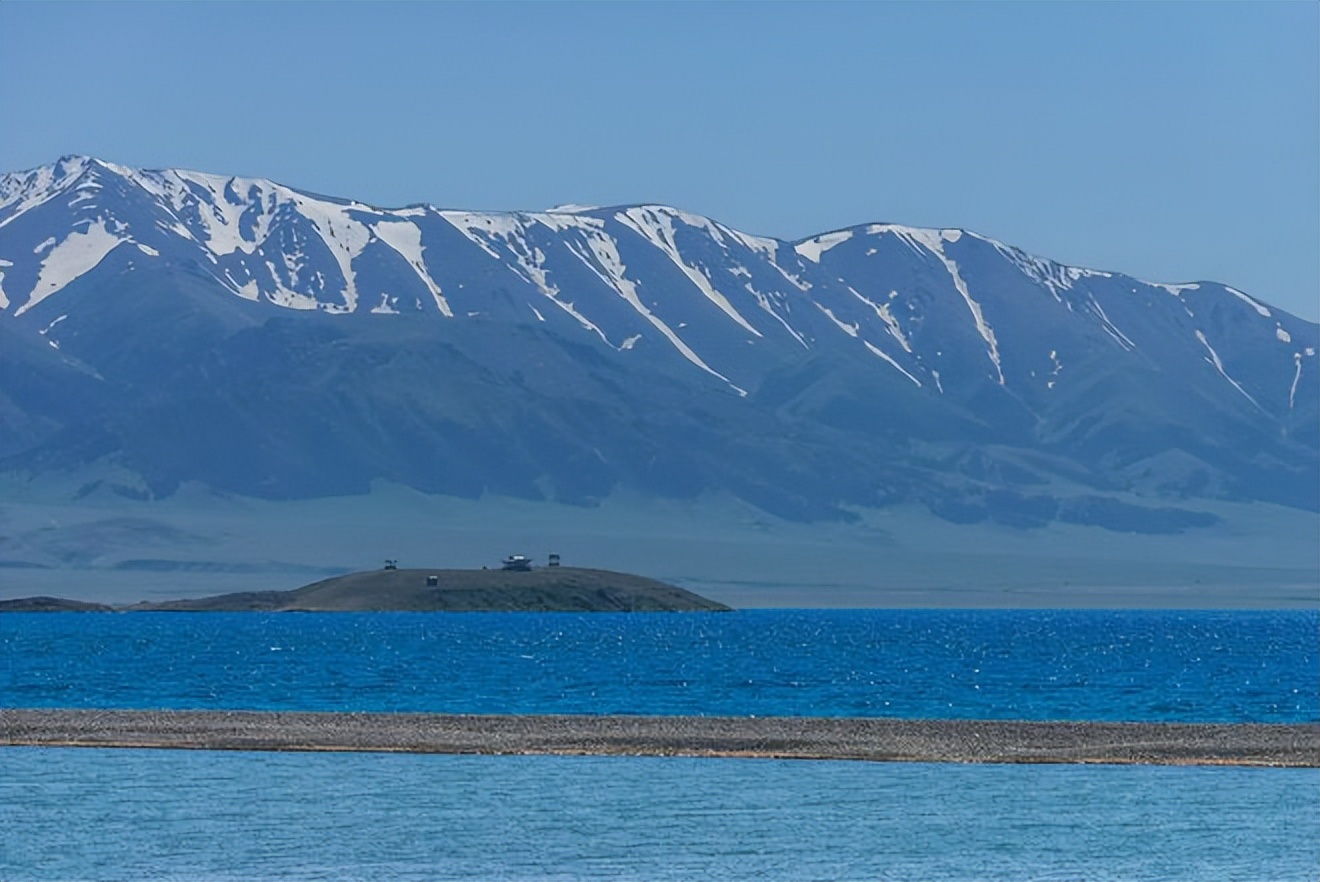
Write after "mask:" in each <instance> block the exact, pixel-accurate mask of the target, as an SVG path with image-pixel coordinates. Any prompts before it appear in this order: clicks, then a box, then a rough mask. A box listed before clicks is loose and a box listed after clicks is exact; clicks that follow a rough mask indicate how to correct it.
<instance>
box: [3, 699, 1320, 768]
mask: <svg viewBox="0 0 1320 882" xmlns="http://www.w3.org/2000/svg"><path fill="white" fill-rule="evenodd" d="M0 746H44V747H101V748H107V747H120V748H172V749H193V750H254V751H362V752H401V753H442V754H497V755H498V754H518V755H539V754H553V755H604V756H609V755H619V756H698V757H746V758H773V759H826V760H864V761H872V762H954V763H1110V764H1152V765H1233V766H1275V767H1294V768H1317V767H1320V723H1296V724H1274V723H1269V724H1266V723H1235V724H1217V723H1097V722H1027V721H1013V720H905V719H886V718H865V719H863V718H847V719H838V718H808V717H656V716H562V715H527V716H517V715H466V714H461V715H456V714H381V713H311V712H288V711H142V710H44V709H15V708H4V709H0Z"/></svg>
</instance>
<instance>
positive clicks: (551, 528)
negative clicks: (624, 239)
mask: <svg viewBox="0 0 1320 882" xmlns="http://www.w3.org/2000/svg"><path fill="white" fill-rule="evenodd" d="M52 489H53V488H51V487H50V486H43V487H40V488H38V487H34V486H33V485H29V484H23V483H19V482H11V483H7V484H6V485H5V486H4V487H0V498H2V499H4V500H5V501H4V502H3V503H0V599H8V598H13V597H24V596H30V595H54V596H60V597H67V598H71V599H79V600H95V601H101V602H108V603H129V602H134V601H138V600H160V599H168V598H175V597H196V596H202V595H206V594H215V593H220V592H224V591H240V590H266V589H275V590H283V589H290V588H296V587H298V586H300V585H303V584H306V583H309V582H312V581H315V580H317V579H320V578H324V577H325V576H327V575H334V574H338V573H344V572H351V571H356V570H364V569H373V568H376V567H379V566H382V565H383V562H384V560H385V559H386V558H391V559H397V560H398V561H399V565H400V566H407V567H446V568H467V567H471V568H480V567H482V566H494V565H496V563H497V562H498V561H499V560H500V559H501V558H502V557H504V556H505V555H507V554H510V553H521V554H528V555H531V556H532V557H533V558H535V559H537V561H538V562H544V561H545V558H546V555H547V554H548V553H550V552H555V553H558V554H560V555H562V557H563V560H564V563H565V564H566V565H572V566H584V567H598V568H602V569H613V570H621V571H626V572H633V573H638V574H640V575H644V576H649V577H651V578H656V579H660V580H663V581H666V582H670V583H673V584H676V585H679V586H681V587H684V588H688V589H689V590H693V591H696V592H698V593H700V594H703V595H705V596H707V597H711V598H713V599H715V600H719V601H721V602H724V603H727V604H729V605H731V606H734V607H741V608H749V607H946V608H948V607H967V608H974V607H1018V608H1033V607H1034V608H1041V607H1164V608H1314V607H1316V606H1320V540H1318V539H1317V537H1318V536H1320V518H1317V516H1316V515H1314V514H1310V513H1306V512H1298V511H1294V510H1290V509H1284V508H1278V507H1273V506H1265V505H1254V504H1253V505H1244V504H1232V503H1219V504H1215V505H1214V506H1213V508H1211V507H1209V506H1206V507H1205V508H1206V509H1207V510H1211V511H1213V512H1214V513H1215V514H1217V515H1219V516H1220V518H1221V523H1220V524H1219V525H1217V526H1215V527H1211V528H1206V529H1200V530H1195V531H1191V532H1188V533H1185V534H1182V535H1172V536H1158V535H1135V534H1124V533H1115V532H1110V531H1106V530H1102V529H1099V528H1089V527H1079V526H1073V525H1063V524H1056V525H1052V526H1050V527H1046V528H1039V529H1029V530H1023V529H1015V528H1009V527H1004V526H1000V525H996V524H974V525H956V524H951V523H949V522H946V521H942V520H939V519H938V518H935V517H933V516H931V515H930V514H929V513H927V512H926V511H924V510H923V509H918V508H913V507H907V508H905V507H895V508H890V509H884V510H871V511H859V512H857V515H858V519H857V520H856V521H855V522H853V523H815V524H801V523H793V522H788V521H784V520H780V519H778V518H775V517H772V516H770V515H767V514H765V513H764V512H761V511H758V510H756V509H753V508H751V507H749V506H746V505H743V504H741V503H739V502H737V501H734V500H729V499H722V498H714V499H704V500H699V501H695V502H672V501H668V502H667V501H654V500H646V501H643V500H637V499H627V498H611V499H608V500H606V501H604V502H603V503H602V504H600V505H599V506H596V507H579V506H565V505H557V504H549V503H533V502H526V501H522V500H513V499H503V498H486V499H481V500H463V499H454V498H447V497H435V496H426V495H423V494H420V493H417V492H415V491H412V490H408V489H405V488H400V487H396V486H386V485H381V486H378V487H376V488H375V490H374V491H373V492H372V493H371V494H370V495H363V496H354V497H337V498H332V499H320V500H301V501H286V502H271V501H265V500H253V499H245V498H234V497H217V496H215V495H213V494H210V493H208V492H205V491H203V490H200V489H196V488H185V489H184V491H183V492H181V493H179V494H177V495H176V496H174V497H171V498H170V499H167V500H157V501H134V500H128V499H123V498H119V497H111V496H100V497H88V498H85V499H82V500H79V501H77V502H58V503H52V502H49V501H46V500H49V499H51V498H59V497H58V496H57V495H56V494H54V493H52V492H51V491H52ZM63 498H66V499H67V498H69V496H68V495H65V496H64V497H63Z"/></svg>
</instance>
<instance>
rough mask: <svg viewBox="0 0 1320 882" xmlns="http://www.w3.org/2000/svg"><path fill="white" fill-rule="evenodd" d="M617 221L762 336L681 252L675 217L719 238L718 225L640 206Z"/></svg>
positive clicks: (720, 305) (730, 316) (630, 210)
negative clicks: (646, 242) (654, 248)
mask: <svg viewBox="0 0 1320 882" xmlns="http://www.w3.org/2000/svg"><path fill="white" fill-rule="evenodd" d="M614 217H615V219H616V220H618V221H619V223H621V224H623V225H624V226H626V227H628V228H629V229H631V230H633V232H635V233H637V234H638V235H640V236H641V237H642V238H644V239H646V241H648V242H650V243H651V244H652V245H654V246H655V247H656V248H659V249H660V250H661V251H662V252H664V254H665V256H666V257H668V258H669V259H670V261H672V262H673V264H674V265H675V266H676V267H678V268H679V269H680V270H682V272H683V274H684V275H685V276H687V277H688V279H689V280H690V281H691V282H692V284H693V285H695V286H696V287H697V290H699V291H701V293H702V294H704V295H705V296H706V298H707V299H708V300H710V301H711V302H712V303H714V304H715V305H716V306H717V307H719V308H720V310H721V311H722V312H723V313H724V314H725V315H727V316H728V317H729V318H731V319H733V320H734V321H735V322H737V323H738V324H739V325H741V326H742V327H743V328H744V329H745V330H747V331H748V332H750V333H752V334H754V335H755V336H757V337H760V336H762V335H761V332H760V331H758V330H756V328H754V327H752V325H751V324H750V323H749V322H748V321H747V319H745V318H743V317H742V315H740V314H739V313H738V310H736V309H734V308H733V304H731V303H729V300H728V298H727V297H725V296H724V295H723V294H721V293H720V292H719V291H717V290H715V286H714V285H712V284H711V280H710V278H709V277H708V276H707V275H706V274H705V273H703V272H701V271H700V270H698V269H697V268H696V267H694V266H691V265H690V264H688V263H687V262H686V261H684V260H683V257H682V255H681V254H680V253H679V250H678V243H677V241H676V240H675V238H674V218H678V219H679V220H681V221H682V222H683V223H685V224H688V225H689V226H698V227H702V228H704V229H707V230H711V231H713V233H714V235H715V236H717V237H718V236H719V235H720V234H719V231H718V230H717V229H715V228H714V225H713V224H711V223H710V221H708V220H706V219H705V218H702V217H698V216H697V215H689V214H686V213H685V212H678V211H674V210H673V209H661V208H658V207H636V208H630V209H628V210H627V211H621V212H619V213H618V214H616V215H615V216H614Z"/></svg>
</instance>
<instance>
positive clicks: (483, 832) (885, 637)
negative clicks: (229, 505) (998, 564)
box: [0, 611, 1320, 882]
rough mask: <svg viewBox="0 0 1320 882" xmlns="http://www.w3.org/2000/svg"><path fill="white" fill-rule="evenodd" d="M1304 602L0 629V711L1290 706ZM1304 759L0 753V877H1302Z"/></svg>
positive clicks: (1065, 711) (116, 623) (31, 881)
mask: <svg viewBox="0 0 1320 882" xmlns="http://www.w3.org/2000/svg"><path fill="white" fill-rule="evenodd" d="M1318 633H1320V616H1317V614H1315V613H1312V612H1283V613H1259V612H1177V613H1174V612H1097V611H1079V612H1050V611H1032V612H1026V611H1021V612H1019V611H1000V612H958V611H906V612H899V611H757V612H738V613H733V614H728V615H705V614H693V615H687V614H684V615H644V614H634V615H620V616H610V615H594V616H578V615H566V614H545V615H538V614H504V615H472V614H459V615H454V614H448V615H446V614H405V613H399V614H386V613H381V614H325V615H321V614H299V615H289V614H285V615H258V614H251V613H244V614H235V615H226V614H123V615H108V614H107V615H101V614H96V615H90V614H47V615H12V614H10V615H3V616H0V704H2V705H4V706H9V707H61V706H62V707H93V708H94V707H138V708H150V707H168V708H251V709H263V708H264V709H301V710H379V711H393V710H416V711H449V712H511V713H560V712H567V713H660V714H667V713H695V714H735V715H742V714H789V715H806V716H911V717H923V716H924V717H945V718H952V717H997V718H1026V719H1093V720H1186V721H1201V722H1214V721H1264V722H1284V721H1306V720H1317V719H1320V695H1318V694H1317V693H1318V692H1320V690H1318V689H1317V685H1316V684H1317V682H1320V649H1318V647H1317V643H1318V641H1317V634H1318ZM1318 830H1320V770H1314V769H1303V770H1288V769H1236V768H1209V767H1204V768H1202V767H1190V768H1173V767H1124V766H1066V765H1065V766H974V765H925V764H901V763H900V764H869V763H834V762H802V761H799V762H782V761H772V760H722V759H678V758H666V759H655V758H621V757H462V756H453V757H446V756H408V755H393V754H274V753H264V754H263V753H242V752H234V753H226V752H211V751H196V752H190V751H153V750H119V751H114V750H95V749H81V750H68V749H30V748H0V879H3V880H5V882H115V880H173V882H237V880H295V882H296V880H327V882H329V880H334V882H358V880H362V882H366V880H406V882H412V880H418V882H420V880H449V879H477V880H570V879H571V880H606V879H608V880H716V882H723V880H751V879H765V880H783V882H795V880H913V882H917V880H922V882H926V880H929V882H944V880H964V882H971V880H985V882H994V880H1014V882H1018V880H1053V882H1063V880H1100V882H1104V880H1125V882H1144V880H1162V882H1167V880H1178V882H1183V880H1185V882H1201V880H1206V882H1215V880H1244V882H1245V880H1252V882H1256V880H1269V882H1278V880H1308V882H1314V880H1316V879H1317V878H1320V845H1318V844H1317V843H1320V836H1317V835H1316V833H1317V831H1318Z"/></svg>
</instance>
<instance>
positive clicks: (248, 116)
mask: <svg viewBox="0 0 1320 882" xmlns="http://www.w3.org/2000/svg"><path fill="white" fill-rule="evenodd" d="M1318 45H1320V5H1318V4H1316V3H1313V2H1306V0H1298V2H1279V3H1264V2H1255V3H1197V2H1181V3H1099V4H1091V3H1083V2H1076V3H1074V2H1066V3H1065V2H1056V3H1026V2H1018V3H1004V4H998V3H980V4H970V3H924V4H905V3H846V4H819V3H818V4H810V5H807V4H797V3H773V4H761V3H752V2H743V3H729V4H706V3H661V4H651V3H583V4H553V3H545V4H537V5H523V4H517V3H480V4H477V3H471V4H467V3H464V4H451V3H400V4H370V5H368V4H358V3H329V4H311V3H223V4H220V3H214V4H213V3H189V4H184V3H178V4H155V3H94V4H81V3H28V2H6V3H0V169H3V170H17V169H24V168H30V167H32V166H36V165H41V164H45V163H48V162H51V161H53V160H54V159H55V158H57V157H58V156H60V155H63V154H66V153H87V154H91V155H94V156H98V157H100V158H103V159H107V160H111V161H115V162H120V163H123V164H126V165H133V166H140V167H148V168H159V167H167V166H178V167H184V168H193V169H199V170H203V171H210V172H215V173H220V174H244V175H254V176H263V177H269V178H274V179H276V180H278V181H280V182H282V183H286V184H289V185H292V186H296V187H300V188H303V189H307V190H312V191H316V192H321V193H327V194H331V195H337V196H348V197H352V198H356V199H360V200H362V201H365V202H369V203H373V204H377V205H381V206H386V207H393V206H399V205H403V204H407V203H412V202H429V203H432V204H436V205H440V206H443V207H453V208H471V209H537V208H544V207H548V206H551V205H555V204H561V203H565V202H575V203H589V204H619V203H631V202H642V201H653V202H663V203H668V204H672V205H677V206H680V207H682V208H685V209H688V210H690V211H695V212H699V213H702V214H706V215H709V216H711V217H714V218H716V219H718V220H720V221H722V222H724V223H727V224H729V225H731V226H734V227H737V228H739V229H742V230H745V231H747V232H751V233H758V234H763V235H772V236H777V237H779V238H784V239H796V238H800V237H804V236H807V235H811V234H815V233H820V232H824V231H827V230H832V229H837V228H840V227H844V226H850V225H853V224H858V223H864V222H870V221H892V222H897V223H905V224H912V225H923V226H949V227H962V228H965V229H971V230H975V231H977V232H980V233H984V234H986V235H990V236H994V237H996V238H999V239H1002V240H1004V241H1006V242H1009V243H1011V244H1013V245H1017V246H1019V247H1021V248H1024V249H1026V250H1028V251H1031V252H1033V253H1036V254H1040V255H1044V256H1047V257H1051V258H1054V259H1057V260H1061V261H1064V262H1067V263H1073V264H1078V265H1081V266H1088V267H1092V268H1097V269H1109V270H1119V271H1122V272H1127V273H1130V274H1132V275H1135V276H1138V277H1140V278H1144V279H1147V280H1150V281H1161V282H1182V281H1192V280H1197V279H1212V280H1216V281H1222V282H1226V283H1229V284H1232V285H1235V286H1237V287H1239V288H1242V289H1243V290H1245V291H1248V292H1250V293H1252V294H1254V295H1256V296H1258V297H1261V298H1263V299H1265V300H1267V301H1269V302H1271V303H1274V304H1276V305H1279V306H1282V307H1284V308H1286V309H1289V310H1291V311H1293V312H1296V313H1298V314H1299V315H1302V316H1305V317H1307V318H1310V319H1312V320H1315V319H1316V318H1318V317H1320V293H1318V292H1320V244H1318V243H1320V83H1318V81H1320V51H1318V49H1317V46H1318Z"/></svg>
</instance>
